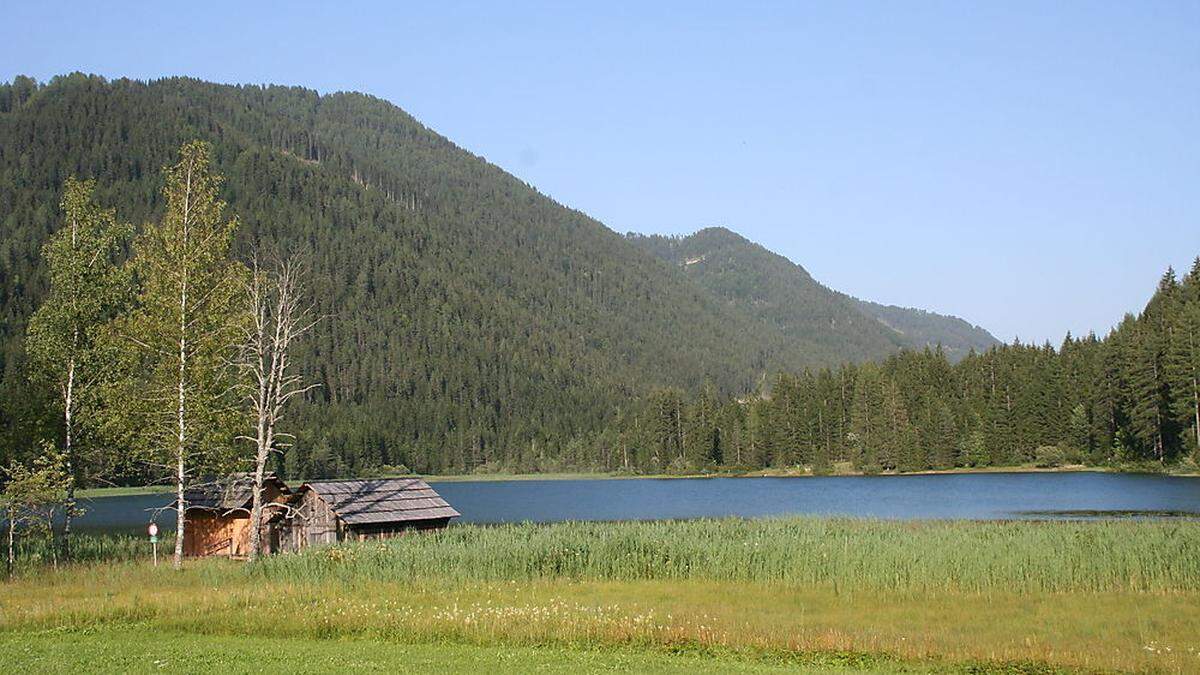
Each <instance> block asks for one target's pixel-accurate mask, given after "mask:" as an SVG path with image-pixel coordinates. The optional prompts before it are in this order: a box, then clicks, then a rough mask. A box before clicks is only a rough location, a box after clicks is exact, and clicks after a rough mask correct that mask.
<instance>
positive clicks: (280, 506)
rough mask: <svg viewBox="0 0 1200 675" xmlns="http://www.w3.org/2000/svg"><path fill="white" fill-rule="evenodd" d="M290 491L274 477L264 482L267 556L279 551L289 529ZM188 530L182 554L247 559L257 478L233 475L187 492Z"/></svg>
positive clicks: (263, 539)
mask: <svg viewBox="0 0 1200 675" xmlns="http://www.w3.org/2000/svg"><path fill="white" fill-rule="evenodd" d="M290 497H291V492H290V491H289V490H288V487H287V485H286V484H285V483H284V482H283V481H282V480H280V479H279V478H278V477H276V476H275V475H274V474H268V475H267V476H266V477H264V479H263V515H262V522H260V523H259V527H260V528H262V530H261V532H262V546H263V552H264V553H272V552H274V551H278V550H280V539H279V538H280V535H281V534H283V533H284V530H285V529H286V528H285V527H284V525H285V524H286V519H287V515H288V508H287V506H286V505H287V502H288V500H289V498H290ZM184 499H185V500H186V501H187V511H186V513H185V517H186V519H187V527H186V528H185V529H184V535H183V554H184V555H187V556H212V555H218V556H228V557H230V558H244V557H246V556H247V555H249V553H250V508H251V506H252V505H253V499H254V477H253V476H251V475H249V474H234V475H232V476H229V477H227V478H223V479H219V480H213V481H210V482H206V483H204V484H203V485H199V486H197V487H193V488H191V489H189V490H187V492H185V493H184Z"/></svg>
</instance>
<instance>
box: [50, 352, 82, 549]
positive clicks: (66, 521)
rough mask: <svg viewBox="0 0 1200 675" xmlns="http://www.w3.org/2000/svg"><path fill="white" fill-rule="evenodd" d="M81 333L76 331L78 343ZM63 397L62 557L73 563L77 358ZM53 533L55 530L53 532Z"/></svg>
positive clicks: (69, 373)
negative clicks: (74, 417) (74, 406)
mask: <svg viewBox="0 0 1200 675" xmlns="http://www.w3.org/2000/svg"><path fill="white" fill-rule="evenodd" d="M78 335H79V331H78V329H76V331H75V339H76V341H78ZM65 393H66V395H65V396H64V397H63V403H64V405H63V423H64V426H65V427H66V430H65V434H64V438H63V459H64V461H65V462H66V479H67V498H66V501H65V502H64V503H63V506H64V507H65V508H64V509H63V531H62V537H63V538H62V557H63V561H64V562H71V517H72V516H73V515H74V512H75V454H74V453H75V446H74V445H73V441H74V435H75V434H74V427H73V424H74V420H73V419H72V413H73V410H72V406H73V405H74V402H75V357H74V356H72V357H71V360H70V362H69V363H68V365H67V387H66V392H65ZM51 532H52V533H53V530H51Z"/></svg>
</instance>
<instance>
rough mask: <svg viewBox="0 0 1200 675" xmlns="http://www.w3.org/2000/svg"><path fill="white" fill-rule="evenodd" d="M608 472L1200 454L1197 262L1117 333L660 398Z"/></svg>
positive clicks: (606, 446) (916, 466)
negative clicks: (750, 389) (737, 392)
mask: <svg viewBox="0 0 1200 675" xmlns="http://www.w3.org/2000/svg"><path fill="white" fill-rule="evenodd" d="M581 456H583V457H590V458H592V459H591V461H592V462H593V463H594V464H599V465H600V466H604V467H606V468H620V467H630V468H631V469H633V470H638V471H664V470H668V471H695V470H703V469H704V468H706V467H718V466H725V467H730V466H737V467H744V468H764V467H773V468H777V469H787V470H800V471H813V472H822V471H829V470H833V469H834V468H835V467H836V468H838V469H840V470H847V469H852V470H857V471H861V472H866V473H877V472H884V471H901V472H903V471H923V470H929V469H952V468H956V467H987V466H1014V465H1021V464H1029V463H1035V464H1039V465H1042V466H1047V467H1050V466H1059V465H1062V464H1067V463H1071V464H1087V465H1092V466H1117V467H1121V466H1130V465H1132V466H1136V467H1138V468H1149V467H1150V466H1158V467H1161V466H1165V465H1176V466H1181V467H1183V468H1184V469H1185V470H1188V471H1194V470H1195V469H1196V466H1197V463H1200V258H1198V259H1197V260H1196V263H1195V265H1194V267H1193V268H1192V270H1191V271H1190V272H1189V273H1188V274H1186V275H1184V277H1183V278H1182V279H1178V278H1177V276H1176V274H1175V273H1174V272H1173V271H1170V270H1168V272H1167V273H1166V274H1164V275H1163V277H1162V279H1161V280H1160V282H1159V284H1158V288H1157V290H1156V292H1155V293H1154V295H1153V297H1152V299H1151V300H1150V302H1149V303H1147V305H1146V307H1145V308H1144V309H1143V310H1142V311H1141V312H1140V313H1139V314H1137V315H1133V314H1130V315H1127V316H1126V317H1125V319H1124V320H1123V321H1122V322H1121V324H1120V325H1119V326H1118V327H1117V328H1116V329H1114V330H1113V331H1112V332H1111V333H1110V334H1109V335H1108V336H1106V337H1105V338H1104V339H1099V338H1097V337H1096V336H1095V335H1088V336H1087V337H1085V338H1082V339H1079V338H1073V337H1072V336H1070V335H1068V336H1066V338H1065V339H1064V340H1063V342H1062V345H1061V346H1060V347H1058V348H1057V349H1056V348H1054V347H1052V346H1051V345H1049V344H1045V345H1042V346H1037V345H1023V344H1011V345H1002V346H999V347H993V348H991V349H989V350H987V351H985V352H981V353H972V354H970V355H968V356H967V357H966V358H964V359H963V360H961V361H959V362H958V363H956V364H951V363H950V362H949V360H947V358H946V355H945V354H944V353H943V352H942V351H941V350H938V349H930V348H926V349H924V350H920V351H918V350H906V351H902V352H900V353H898V354H895V355H892V356H890V357H888V358H887V359H885V360H883V362H882V363H875V362H867V363H863V364H847V365H843V366H841V367H838V368H821V369H815V370H803V371H799V372H791V373H780V374H779V375H778V376H777V377H775V378H774V380H773V381H772V382H771V386H770V387H769V388H767V387H764V390H763V392H762V394H761V395H759V396H753V397H746V398H742V399H729V398H722V397H720V396H719V395H717V393H716V392H715V391H714V390H713V389H711V388H705V389H702V390H701V391H700V392H698V393H696V394H687V393H684V392H681V391H678V390H672V389H663V390H659V391H656V392H654V393H652V394H651V395H650V396H648V397H646V398H645V399H643V400H642V402H641V404H640V405H639V406H635V407H633V408H632V409H631V411H630V412H629V413H628V414H627V415H625V416H624V418H623V419H622V420H620V423H619V424H618V425H617V426H616V427H615V428H612V429H609V430H607V431H606V433H605V434H604V435H602V436H600V437H597V438H595V439H593V440H592V442H591V443H590V445H588V446H587V448H586V449H585V450H584V451H583V452H582V453H581Z"/></svg>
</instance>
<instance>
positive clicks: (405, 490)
mask: <svg viewBox="0 0 1200 675" xmlns="http://www.w3.org/2000/svg"><path fill="white" fill-rule="evenodd" d="M305 487H308V488H310V489H312V490H313V491H314V492H316V493H317V494H318V495H320V497H321V499H324V500H325V502H326V503H328V504H329V506H330V508H332V509H333V512H334V513H336V514H337V515H338V517H339V518H341V519H342V520H344V521H346V522H347V523H350V524H351V525H363V524H371V523H397V522H407V521H413V520H431V519H435V518H456V517H458V516H460V515H462V514H460V513H459V512H458V511H455V510H454V508H453V507H452V506H450V505H449V504H447V503H446V500H445V499H442V497H441V495H439V494H438V493H437V492H434V490H433V488H431V487H429V484H428V483H426V482H425V481H423V480H421V479H420V478H376V479H369V480H330V481H318V482H314V483H305Z"/></svg>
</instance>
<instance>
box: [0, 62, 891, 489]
mask: <svg viewBox="0 0 1200 675" xmlns="http://www.w3.org/2000/svg"><path fill="white" fill-rule="evenodd" d="M195 138H200V139H203V140H206V141H209V142H210V143H212V145H213V154H214V164H215V167H216V168H217V170H218V171H219V172H221V173H222V174H223V175H224V176H225V177H226V180H225V183H224V186H223V188H222V195H221V196H222V198H223V199H225V200H226V201H227V202H228V204H229V210H230V213H231V214H237V215H238V216H239V218H240V219H241V222H242V227H241V229H240V231H239V233H238V241H237V249H238V251H239V252H240V254H241V255H245V253H246V252H247V251H248V250H250V249H251V248H254V247H261V248H266V249H271V248H279V249H286V250H297V251H299V252H300V253H301V254H302V255H304V256H305V257H306V259H307V261H308V265H309V268H310V288H311V292H312V293H313V296H314V298H315V299H316V300H317V303H318V308H317V309H318V310H319V312H320V313H321V314H322V315H324V316H327V317H329V318H328V319H327V320H326V321H323V322H322V324H321V325H320V327H319V328H318V329H317V330H316V331H314V333H313V334H312V335H311V337H310V339H308V340H306V341H305V343H303V344H302V345H301V347H300V353H299V355H298V357H299V359H298V361H299V363H301V364H302V367H303V368H304V371H305V375H306V377H308V378H309V379H310V380H311V381H315V382H318V383H320V384H321V385H322V386H321V387H320V389H319V390H318V392H315V393H314V394H313V396H312V397H310V398H309V399H308V400H307V401H306V402H305V403H304V404H302V405H301V406H298V408H297V410H296V415H295V419H296V425H297V427H298V429H297V431H298V432H299V433H298V437H299V438H298V444H303V445H305V446H306V447H307V448H313V449H314V450H313V451H312V452H308V453H306V456H307V457H309V459H307V460H304V461H306V462H308V464H307V465H304V466H298V467H291V469H290V471H289V473H294V475H333V474H341V475H348V474H352V473H356V472H360V471H363V470H365V468H366V467H372V466H374V467H378V466H400V465H403V466H407V467H410V468H413V469H417V470H420V471H425V472H444V471H462V470H471V469H473V468H475V467H477V466H480V465H488V464H497V465H499V464H503V465H507V466H529V465H531V464H534V463H537V462H541V461H544V460H545V458H546V456H547V453H549V454H550V455H551V456H555V455H562V454H563V453H567V452H569V446H570V443H571V439H573V438H576V437H578V436H579V435H580V434H582V433H588V432H591V431H594V430H597V429H600V428H602V427H604V426H605V425H606V423H607V421H609V420H611V419H612V418H613V417H614V416H619V415H620V414H621V410H622V408H623V407H624V406H626V405H627V401H628V400H630V399H631V398H635V397H636V396H639V395H641V394H643V393H645V391H647V390H648V389H650V388H654V387H678V388H681V389H685V390H696V389H697V388H699V387H700V386H701V385H703V384H705V383H708V382H711V383H713V384H714V385H715V386H716V388H717V389H718V390H719V391H722V392H726V393H731V394H736V393H739V392H746V391H751V390H753V389H754V388H755V387H757V386H758V382H760V381H761V379H762V376H763V374H765V373H774V372H779V371H793V370H798V369H803V368H811V367H821V366H827V365H834V364H836V363H840V362H843V361H855V360H864V359H871V358H881V357H883V356H886V355H887V354H889V353H892V352H893V351H895V349H897V348H899V347H900V345H899V344H898V343H896V342H895V341H894V340H889V339H888V338H887V336H886V333H884V332H882V330H881V329H880V328H879V327H878V322H874V323H875V325H872V324H871V323H868V322H867V321H866V320H865V318H864V317H863V315H862V314H861V313H857V314H848V315H847V317H848V318H847V319H846V320H850V321H852V322H858V323H857V324H855V325H862V326H863V327H864V328H865V330H866V331H867V336H866V337H864V338H856V339H852V340H849V341H845V342H842V341H839V340H836V339H828V338H826V337H823V336H820V335H818V336H816V337H813V336H799V337H798V336H797V335H795V334H788V333H787V332H786V331H785V330H784V327H785V326H781V324H779V322H772V321H768V320H764V319H763V317H761V316H759V315H758V314H756V313H755V312H753V311H749V309H748V308H746V307H742V306H738V305H736V304H731V303H729V302H727V301H726V300H725V299H723V298H722V297H720V296H718V295H715V294H713V293H712V292H710V291H708V290H706V289H705V288H703V287H701V286H698V285H697V284H695V283H694V281H693V280H692V279H690V278H689V277H688V275H686V274H685V273H682V272H681V271H679V270H677V269H674V268H672V267H671V266H669V265H664V264H662V261H661V260H660V259H658V258H656V257H655V256H653V255H651V254H649V253H647V252H645V251H643V250H641V249H640V248H639V247H637V246H635V245H634V244H633V243H631V242H630V241H629V240H628V239H627V238H626V237H623V236H622V235H620V234H617V233H615V232H613V231H612V230H611V229H609V228H607V227H606V226H604V225H603V224H602V223H600V222H599V221H596V220H595V219H592V218H590V217H588V216H587V215H586V214H583V213H581V212H580V211H578V210H575V209H571V208H569V207H566V206H564V205H562V204H559V203H558V202H556V201H554V200H552V199H551V198H549V197H547V196H545V195H543V194H541V193H539V192H537V191H536V189H534V188H533V187H532V186H530V185H529V184H528V183H526V182H524V181H522V180H520V179H519V178H517V177H515V176H512V175H511V174H508V173H507V172H505V171H503V170H502V169H501V168H499V167H497V166H495V165H493V164H490V163H488V162H487V161H486V160H484V159H483V158H481V157H479V156H478V155H475V154H473V153H471V152H469V151H468V150H465V149H463V148H460V147H458V146H456V145H454V144H453V143H452V142H450V141H449V140H448V139H446V138H445V137H444V136H441V135H439V134H437V133H436V132H435V131H433V130H431V129H429V128H428V127H426V126H425V125H423V124H421V123H420V122H419V121H417V120H416V119H415V118H413V117H412V116H411V115H409V114H408V113H406V112H404V111H403V110H402V109H400V108H399V107H397V106H395V105H393V104H391V103H388V102H386V101H384V100H382V99H378V98H376V97H372V96H369V95H365V94H357V93H335V94H328V95H320V94H318V93H316V92H315V91H312V90H309V89H304V88H300V87H284V86H277V85H271V86H258V85H221V84H213V83H208V82H204V81H201V80H197V79H194V78H164V79H160V80H153V81H148V82H142V81H136V80H128V79H118V80H107V79H105V78H101V77H97V76H89V75H83V74H73V75H69V76H62V77H58V78H55V79H53V80H51V81H50V82H49V83H46V84H39V83H36V82H34V81H32V80H30V79H28V78H18V79H17V80H14V82H13V83H11V84H6V85H0V225H3V230H2V236H0V262H2V263H3V265H0V312H2V314H3V316H4V317H5V320H4V323H3V326H2V327H0V399H2V401H0V420H2V421H3V422H4V427H5V433H4V436H3V438H0V440H3V441H5V442H6V443H8V444H9V445H10V446H13V447H15V446H17V445H22V444H24V445H28V444H29V443H30V439H32V438H33V437H34V435H35V434H36V433H39V432H37V429H41V428H45V425H46V424H53V421H52V417H48V416H46V415H45V411H44V409H39V408H38V404H37V402H36V401H32V400H30V397H29V396H28V387H27V385H26V381H25V373H24V356H23V347H22V338H23V333H24V322H25V320H26V319H27V317H28V316H29V315H30V314H31V313H32V310H33V308H35V307H36V306H37V303H38V302H39V301H40V299H41V297H43V296H44V293H45V284H46V280H45V276H44V272H43V270H42V269H41V263H40V259H39V249H40V246H41V243H42V242H44V241H45V239H46V237H47V236H48V235H49V233H50V232H52V231H54V230H55V229H56V228H57V227H58V226H59V224H60V216H59V214H58V211H57V208H56V205H57V203H58V198H59V192H60V190H61V186H62V182H63V181H64V180H65V179H66V178H67V177H68V176H71V175H78V176H80V177H82V178H87V177H95V178H96V179H97V181H98V182H97V197H98V199H99V201H100V202H101V203H102V204H103V205H104V206H105V207H112V208H116V209H117V212H118V216H119V217H120V218H121V219H122V220H126V221H130V222H133V223H141V222H146V221H147V220H150V219H151V218H152V217H154V215H155V214H156V213H158V212H159V210H160V209H161V208H162V199H161V195H160V194H159V187H160V185H161V182H160V180H161V179H160V175H159V169H160V167H162V166H164V165H166V164H167V163H169V161H170V160H171V158H172V154H173V152H174V150H175V149H176V148H178V147H179V146H180V145H181V144H182V143H183V142H186V141H189V140H192V139H195ZM839 307H840V305H839ZM837 318H838V317H833V320H834V321H835V323H836V320H837ZM818 323H819V322H818ZM852 337H853V336H852ZM800 338H803V339H800ZM48 420H49V421H48Z"/></svg>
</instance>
